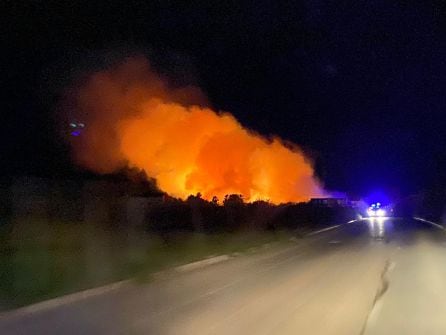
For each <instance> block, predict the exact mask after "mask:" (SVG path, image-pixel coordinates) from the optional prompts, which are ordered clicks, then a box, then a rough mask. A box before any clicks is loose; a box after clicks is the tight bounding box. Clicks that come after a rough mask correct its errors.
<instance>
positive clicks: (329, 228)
mask: <svg viewBox="0 0 446 335" xmlns="http://www.w3.org/2000/svg"><path fill="white" fill-rule="evenodd" d="M340 226H342V224H338V225H336V226H331V227H328V228H324V229H320V230H316V231H313V232H311V233H308V234H307V235H306V236H313V235H316V234H320V233H323V232H324V231H329V230H332V229H336V228H338V227H340Z"/></svg>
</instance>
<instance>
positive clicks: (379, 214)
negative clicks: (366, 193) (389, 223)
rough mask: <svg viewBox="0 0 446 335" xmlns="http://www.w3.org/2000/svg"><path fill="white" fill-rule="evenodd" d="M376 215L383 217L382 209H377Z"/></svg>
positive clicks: (384, 212) (383, 211)
mask: <svg viewBox="0 0 446 335" xmlns="http://www.w3.org/2000/svg"><path fill="white" fill-rule="evenodd" d="M376 215H377V216H385V215H386V211H385V210H384V209H381V208H380V209H378V210H377V211H376Z"/></svg>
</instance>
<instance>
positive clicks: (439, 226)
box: [413, 216, 444, 230]
mask: <svg viewBox="0 0 446 335" xmlns="http://www.w3.org/2000/svg"><path fill="white" fill-rule="evenodd" d="M413 218H414V219H415V220H417V221H421V222H426V223H429V224H431V225H433V226H435V227H437V228H438V229H441V230H444V227H443V226H442V225H440V224H438V223H435V222H432V221H429V220H425V219H423V218H419V217H416V216H414V217H413Z"/></svg>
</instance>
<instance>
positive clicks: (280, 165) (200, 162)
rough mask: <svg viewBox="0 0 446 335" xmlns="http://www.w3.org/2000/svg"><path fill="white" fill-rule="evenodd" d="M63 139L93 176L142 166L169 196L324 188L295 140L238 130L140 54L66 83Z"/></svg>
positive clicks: (258, 195)
mask: <svg viewBox="0 0 446 335" xmlns="http://www.w3.org/2000/svg"><path fill="white" fill-rule="evenodd" d="M62 104H63V107H64V110H65V113H64V115H65V117H66V120H65V121H66V122H67V124H69V123H74V125H72V126H77V124H78V123H82V125H85V127H84V128H82V132H80V131H79V132H76V133H75V134H74V135H79V136H68V138H69V141H70V144H71V147H72V149H73V157H74V160H75V162H76V163H77V164H79V165H81V166H83V167H85V168H88V169H90V170H93V171H95V172H98V173H104V174H106V173H113V172H115V171H117V170H120V169H122V168H124V167H130V168H138V169H141V170H144V171H145V172H146V174H147V175H148V176H149V177H152V178H155V179H156V181H157V184H158V187H159V188H160V189H161V190H163V191H165V192H167V193H168V194H170V195H172V196H175V197H180V198H183V199H184V198H186V197H187V196H189V195H190V194H196V193H201V194H202V196H203V197H204V198H205V199H211V198H212V197H213V196H217V197H218V198H220V199H222V198H223V197H224V196H225V195H226V194H232V193H237V194H242V195H243V196H244V198H245V199H247V200H248V201H254V200H260V199H261V200H269V201H271V202H273V203H282V202H298V201H306V200H308V199H309V198H310V197H313V196H318V195H322V194H323V193H324V192H323V190H322V188H321V185H320V183H319V181H318V180H317V179H316V178H315V176H314V171H313V167H312V163H311V161H310V160H309V159H308V158H307V157H305V156H304V154H303V153H302V151H301V150H300V149H299V148H298V147H297V146H296V145H294V144H290V143H285V142H284V141H282V140H281V139H280V138H278V137H274V138H271V139H269V138H265V137H262V136H260V135H259V134H256V133H254V132H253V131H251V130H248V129H246V128H243V127H242V125H241V124H240V123H239V122H238V121H237V120H236V119H235V118H234V116H233V115H231V114H229V113H225V112H216V111H214V110H212V109H210V108H209V107H206V106H207V100H206V98H205V96H204V95H203V93H202V92H201V91H200V90H199V89H198V88H196V87H182V88H172V87H170V86H169V84H168V82H167V80H165V78H163V77H161V76H160V75H159V74H157V73H156V72H155V71H154V70H153V69H152V68H151V66H150V64H149V62H148V61H147V60H146V59H144V58H131V59H126V60H125V61H124V62H122V63H120V64H118V65H116V66H115V67H113V68H111V69H108V70H105V71H100V72H97V73H93V74H91V75H89V76H88V77H86V78H84V80H83V81H82V82H80V83H79V82H78V83H77V84H76V85H73V86H72V87H70V88H69V89H68V90H67V91H66V94H65V96H64V99H63V103H62Z"/></svg>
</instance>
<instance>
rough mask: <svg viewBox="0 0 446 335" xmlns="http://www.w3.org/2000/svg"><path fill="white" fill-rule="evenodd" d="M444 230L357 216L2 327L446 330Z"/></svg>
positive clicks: (24, 330) (10, 317) (18, 317)
mask: <svg viewBox="0 0 446 335" xmlns="http://www.w3.org/2000/svg"><path fill="white" fill-rule="evenodd" d="M444 311H446V234H445V233H444V232H443V231H442V230H440V229H438V228H437V227H434V226H431V225H429V224H427V223H422V222H417V221H414V220H402V219H391V220H390V219H388V220H385V221H376V220H375V222H374V223H373V224H372V223H371V222H370V221H360V222H354V223H349V224H345V225H342V226H340V227H339V228H337V229H333V230H330V231H326V232H322V233H320V234H316V235H313V236H311V237H307V238H305V239H303V240H299V241H298V242H296V243H295V244H293V245H291V246H289V247H286V248H273V249H269V250H264V251H262V252H258V253H255V254H252V255H246V256H241V257H236V258H234V259H231V260H228V261H226V262H223V263H219V264H215V265H212V266H209V267H206V268H204V269H201V270H195V271H192V272H187V273H177V274H175V275H170V276H165V277H163V278H159V279H157V280H155V281H153V282H151V283H148V284H138V285H137V284H135V285H130V286H126V287H122V288H120V289H118V290H115V291H112V292H108V293H106V294H102V295H99V296H94V297H90V298H87V299H84V300H81V301H77V302H74V303H70V304H66V305H62V306H58V307H54V308H50V309H47V310H41V311H36V312H34V313H16V314H6V315H3V316H1V317H0V334H2V335H7V334H15V335H16V334H17V335H18V334H27V335H29V334H39V335H40V334H42V335H47V334H64V335H69V334H84V335H85V334H107V335H110V334H169V335H173V334H175V335H177V334H180V335H181V334H191V335H192V334H193V335H199V334H217V335H220V334H256V335H263V334H265V335H266V334H281V335H286V334H312V335H317V334H342V335H348V334H366V335H372V334H373V335H374V334H392V335H393V334H405V335H409V334H446V317H445V312H444Z"/></svg>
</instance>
